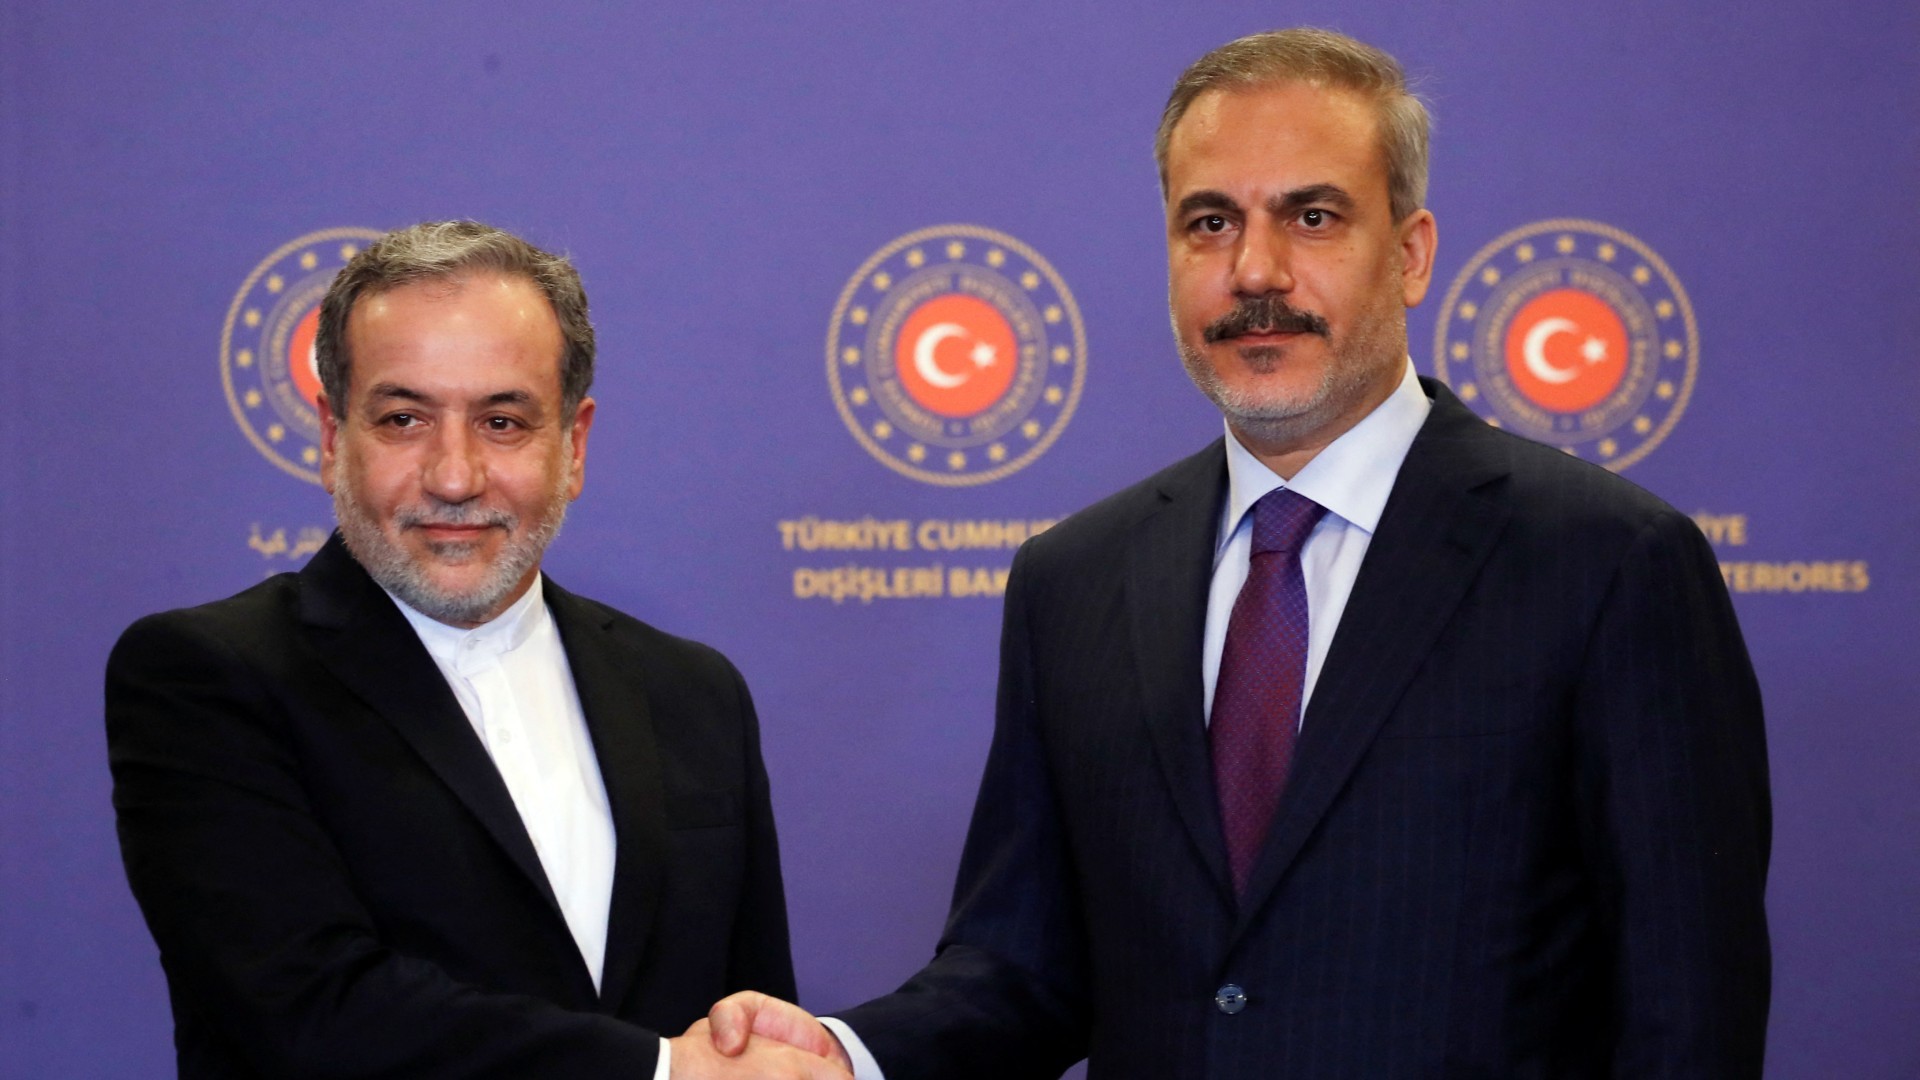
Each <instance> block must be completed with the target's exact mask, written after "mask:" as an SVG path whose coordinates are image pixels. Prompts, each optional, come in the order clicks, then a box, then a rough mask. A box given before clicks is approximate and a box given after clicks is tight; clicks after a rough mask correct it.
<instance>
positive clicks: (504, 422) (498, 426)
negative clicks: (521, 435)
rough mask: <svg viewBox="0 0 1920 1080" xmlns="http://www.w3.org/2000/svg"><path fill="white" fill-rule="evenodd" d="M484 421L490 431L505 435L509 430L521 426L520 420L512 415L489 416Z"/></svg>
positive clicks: (515, 429) (514, 429) (517, 428)
mask: <svg viewBox="0 0 1920 1080" xmlns="http://www.w3.org/2000/svg"><path fill="white" fill-rule="evenodd" d="M482 423H484V424H485V425H486V428H487V430H488V431H491V432H493V433H494V434H496V435H503V434H506V433H507V432H509V431H517V430H519V427H520V421H518V420H515V419H513V418H512V417H510V416H489V417H487V418H486V420H484V421H482Z"/></svg>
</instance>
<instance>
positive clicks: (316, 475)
mask: <svg viewBox="0 0 1920 1080" xmlns="http://www.w3.org/2000/svg"><path fill="white" fill-rule="evenodd" d="M383 235H384V234H383V233H382V232H381V231H380V230H378V229H361V228H340V229H322V230H320V231H319V232H313V233H308V234H307V235H305V236H302V237H301V238H299V239H298V240H294V241H292V242H291V243H288V244H283V245H282V246H281V247H280V248H279V249H278V250H276V251H275V252H274V253H273V254H271V255H269V256H267V257H266V258H265V259H264V260H262V261H261V263H260V265H258V266H256V267H254V268H253V273H251V274H248V275H247V280H246V282H245V283H244V284H242V285H241V286H240V291H239V292H237V293H235V294H234V297H233V305H232V306H231V307H229V308H228V309H227V321H226V325H224V326H222V327H221V329H220V384H221V385H222V386H223V387H225V388H226V391H227V407H228V408H230V409H232V410H233V419H234V422H235V423H237V424H239V425H240V431H241V433H242V434H244V435H245V436H246V437H247V441H249V442H251V443H253V446H254V449H256V450H259V451H260V453H261V455H262V456H263V457H265V458H266V459H267V460H268V461H271V462H272V463H273V464H274V465H276V466H278V467H279V468H280V469H281V470H282V471H284V472H286V473H288V474H290V475H293V476H297V477H299V478H300V479H302V480H305V481H307V482H309V483H313V484H318V483H319V482H320V413H319V410H318V408H317V407H316V406H315V404H314V401H315V399H317V398H318V397H319V395H320V376H319V373H318V371H317V370H315V368H314V360H313V339H314V332H315V330H316V329H317V328H318V326H319V324H320V301H321V299H322V298H323V297H325V296H326V294H327V286H329V285H331V284H332V283H333V276H334V275H335V274H336V273H339V271H340V268H341V267H342V266H344V265H346V262H347V260H348V259H351V258H353V257H354V256H355V255H357V254H359V252H360V250H361V249H362V248H364V247H366V246H367V244H369V243H371V242H373V241H375V240H378V239H379V238H380V237H381V236H383Z"/></svg>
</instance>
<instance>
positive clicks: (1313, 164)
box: [1167, 82, 1386, 202]
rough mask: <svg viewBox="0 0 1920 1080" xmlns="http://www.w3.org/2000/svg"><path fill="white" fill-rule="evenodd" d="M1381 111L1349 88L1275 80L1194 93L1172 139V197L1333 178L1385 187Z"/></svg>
mask: <svg viewBox="0 0 1920 1080" xmlns="http://www.w3.org/2000/svg"><path fill="white" fill-rule="evenodd" d="M1379 127H1380V121H1379V115H1378V112H1377V110H1376V109H1375V107H1374V105H1373V103H1372V102H1370V101H1369V100H1368V99H1367V98H1365V97H1363V96H1362V95H1360V94H1358V93H1355V92H1353V91H1351V90H1343V89H1336V88H1331V87H1323V86H1315V85H1312V84H1310V83H1301V82H1282V83H1269V84H1264V85H1260V86H1253V87H1246V88H1238V87H1236V88H1230V89H1221V90H1209V91H1207V92H1205V93H1203V94H1201V95H1200V96H1199V97H1196V98H1194V100H1193V103H1192V105H1190V106H1189V107H1188V109H1187V111H1186V114H1185V115H1184V116H1182V117H1181V118H1180V122H1179V123H1178V124H1177V125H1176V126H1175V127H1174V129H1173V134H1172V137H1171V138H1170V139H1169V140H1168V143H1167V194H1168V198H1169V201H1170V202H1178V200H1179V198H1180V196H1181V194H1182V193H1184V192H1191V191H1196V190H1201V189H1206V188H1217V189H1221V190H1226V191H1232V190H1234V189H1237V188H1245V187H1249V186H1256V187H1261V188H1264V187H1266V186H1268V185H1275V186H1279V187H1283V188H1293V187H1300V186H1304V185H1307V184H1319V183H1334V184H1338V185H1340V186H1341V187H1343V188H1346V189H1348V190H1349V191H1351V192H1353V193H1355V194H1356V195H1358V194H1364V193H1370V192H1371V191H1372V190H1373V189H1374V188H1376V187H1377V188H1378V190H1379V192H1380V193H1382V195H1383V196H1384V193H1385V191H1386V162H1385V158H1384V155H1383V153H1382V151H1381V147H1380V138H1379Z"/></svg>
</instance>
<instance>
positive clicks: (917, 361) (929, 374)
mask: <svg viewBox="0 0 1920 1080" xmlns="http://www.w3.org/2000/svg"><path fill="white" fill-rule="evenodd" d="M972 336H973V335H971V334H969V333H968V332H967V328H966V327H964V326H961V325H960V324H959V323H950V322H943V323H934V324H933V325H932V326H929V327H927V328H926V329H925V330H923V331H921V333H920V337H919V339H918V340H916V341H915V342H914V343H913V369H914V370H915V371H917V372H919V373H920V377H921V378H923V379H925V380H927V383H928V384H929V385H931V386H937V387H939V388H940V389H942V390H952V389H953V388H954V387H956V386H959V385H960V384H961V383H964V382H966V381H967V380H968V379H969V378H971V377H972V375H973V370H980V369H985V368H989V367H992V366H993V364H994V362H995V361H997V360H998V359H1000V355H999V353H998V352H997V351H996V350H995V349H994V347H993V346H991V345H989V344H987V343H986V342H984V341H976V342H975V343H974V346H973V350H972V351H971V352H969V353H968V354H967V357H968V359H970V360H972V361H973V370H969V369H967V368H961V369H960V370H959V371H958V372H950V371H948V370H947V369H945V368H943V367H941V366H940V363H939V361H938V360H937V359H935V357H934V351H935V350H936V349H938V348H939V347H940V345H941V343H942V342H945V341H946V340H947V339H949V338H968V337H972Z"/></svg>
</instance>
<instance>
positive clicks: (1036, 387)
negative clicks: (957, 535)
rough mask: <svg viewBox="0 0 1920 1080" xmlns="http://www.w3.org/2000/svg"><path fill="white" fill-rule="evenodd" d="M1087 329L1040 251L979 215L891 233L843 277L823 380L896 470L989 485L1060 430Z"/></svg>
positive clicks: (1083, 357) (1080, 376) (1081, 378)
mask: <svg viewBox="0 0 1920 1080" xmlns="http://www.w3.org/2000/svg"><path fill="white" fill-rule="evenodd" d="M1086 375H1087V334H1086V327H1085V325H1084V324H1083V323H1082V322H1081V319H1080V308H1079V305H1077V304H1075V303H1074V300H1073V294H1071V293H1069V292H1068V291H1067V286H1066V283H1065V282H1064V281H1062V280H1060V275H1059V274H1058V273H1056V272H1055V271H1054V269H1053V267H1052V266H1051V265H1050V264H1049V263H1048V262H1047V261H1046V260H1045V259H1043V258H1041V257H1040V255H1039V253H1038V252H1035V251H1034V250H1033V249H1032V248H1030V247H1028V246H1027V245H1025V244H1023V243H1021V242H1020V241H1018V240H1016V239H1014V238H1013V237H1011V236H1008V235H1007V234H1005V233H1002V232H996V231H994V230H992V229H984V228H981V227H979V226H976V225H937V226H934V227H932V228H927V229H920V230H918V231H916V232H911V233H908V234H907V235H905V236H902V237H900V238H899V239H897V240H894V241H893V242H892V243H889V244H888V245H886V246H885V247H883V248H881V249H880V250H879V251H877V252H875V253H874V254H873V257H872V258H869V259H868V260H867V261H866V262H865V263H862V264H861V266H860V269H859V270H857V271H855V272H854V275H853V277H852V278H851V279H849V280H848V281H847V285H846V288H844V289H842V290H841V292H840V299H839V302H838V303H836V304H835V305H834V308H833V319H832V322H831V323H829V324H828V327H827V385H828V387H829V388H830V389H831V390H832V392H833V402H834V405H835V406H836V407H837V408H838V409H839V410H840V418H841V419H842V420H844V421H846V425H847V430H848V431H850V432H852V433H853V437H854V439H856V440H857V441H858V442H859V443H860V445H861V446H863V447H865V448H866V450H867V452H868V453H870V454H872V455H873V456H874V457H875V458H876V459H877V460H879V461H880V463H881V464H883V465H885V466H886V467H887V468H889V469H892V470H893V471H895V472H897V473H899V474H901V475H902V476H907V477H911V478H913V479H915V480H919V481H923V482H925V483H929V484H939V485H942V486H946V487H961V486H968V485H973V484H985V483H989V482H991V481H994V480H998V479H1000V478H1001V477H1004V476H1008V475H1010V474H1012V473H1014V472H1017V471H1019V470H1020V469H1022V468H1024V467H1026V466H1027V465H1029V464H1031V463H1032V462H1033V461H1034V460H1035V459H1036V458H1038V457H1039V456H1040V455H1041V454H1043V453H1045V452H1046V451H1047V448H1048V447H1050V446H1052V445H1053V443H1054V441H1055V440H1056V439H1058V438H1059V437H1060V433H1061V431H1063V430H1065V428H1066V426H1067V421H1068V420H1069V419H1071V418H1072V416H1073V410H1074V407H1075V406H1076V405H1078V404H1079V403H1080V391H1081V388H1082V386H1083V385H1084V384H1085V382H1086Z"/></svg>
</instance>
